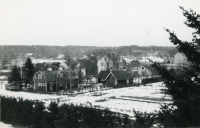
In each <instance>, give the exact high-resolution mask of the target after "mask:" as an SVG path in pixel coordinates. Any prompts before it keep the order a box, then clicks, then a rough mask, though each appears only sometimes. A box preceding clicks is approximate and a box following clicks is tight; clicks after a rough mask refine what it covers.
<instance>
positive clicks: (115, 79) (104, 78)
mask: <svg viewBox="0 0 200 128" xmlns="http://www.w3.org/2000/svg"><path fill="white" fill-rule="evenodd" d="M97 78H98V83H103V84H111V85H117V84H131V83H133V77H132V76H131V74H130V73H128V72H126V71H112V70H110V71H101V72H100V73H99V75H98V76H97Z"/></svg>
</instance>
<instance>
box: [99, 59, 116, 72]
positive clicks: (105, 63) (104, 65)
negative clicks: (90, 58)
mask: <svg viewBox="0 0 200 128" xmlns="http://www.w3.org/2000/svg"><path fill="white" fill-rule="evenodd" d="M113 67H114V64H113V61H112V60H111V59H110V58H108V57H107V56H106V55H104V56H103V57H101V58H99V59H98V60H97V71H98V74H99V73H100V71H105V70H106V69H108V68H113Z"/></svg>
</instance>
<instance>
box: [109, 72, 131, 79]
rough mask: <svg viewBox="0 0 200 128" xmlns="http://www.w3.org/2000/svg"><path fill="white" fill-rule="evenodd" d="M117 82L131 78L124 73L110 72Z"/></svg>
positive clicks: (128, 74)
mask: <svg viewBox="0 0 200 128" xmlns="http://www.w3.org/2000/svg"><path fill="white" fill-rule="evenodd" d="M111 73H112V74H113V75H114V77H115V78H116V79H117V80H125V79H130V78H132V76H131V74H130V73H128V72H126V71H111Z"/></svg>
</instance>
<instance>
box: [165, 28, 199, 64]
mask: <svg viewBox="0 0 200 128" xmlns="http://www.w3.org/2000/svg"><path fill="white" fill-rule="evenodd" d="M166 31H167V32H168V33H169V35H170V37H169V40H170V41H171V42H172V43H173V44H174V45H177V46H176V47H177V49H178V51H179V52H182V53H184V54H185V55H186V57H187V59H188V61H189V62H191V63H193V64H194V65H196V66H199V65H200V59H199V56H200V52H198V51H197V48H196V46H195V45H193V43H189V42H187V41H185V42H184V41H181V40H180V39H178V37H177V36H176V35H175V34H174V32H171V31H169V30H168V29H166Z"/></svg>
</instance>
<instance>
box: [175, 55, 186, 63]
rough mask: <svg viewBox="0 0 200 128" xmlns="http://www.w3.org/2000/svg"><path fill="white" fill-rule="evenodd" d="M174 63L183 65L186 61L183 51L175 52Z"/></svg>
mask: <svg viewBox="0 0 200 128" xmlns="http://www.w3.org/2000/svg"><path fill="white" fill-rule="evenodd" d="M174 63H175V64H177V65H184V64H186V63H187V57H186V56H185V55H184V54H183V53H177V54H176V55H175V56H174Z"/></svg>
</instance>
